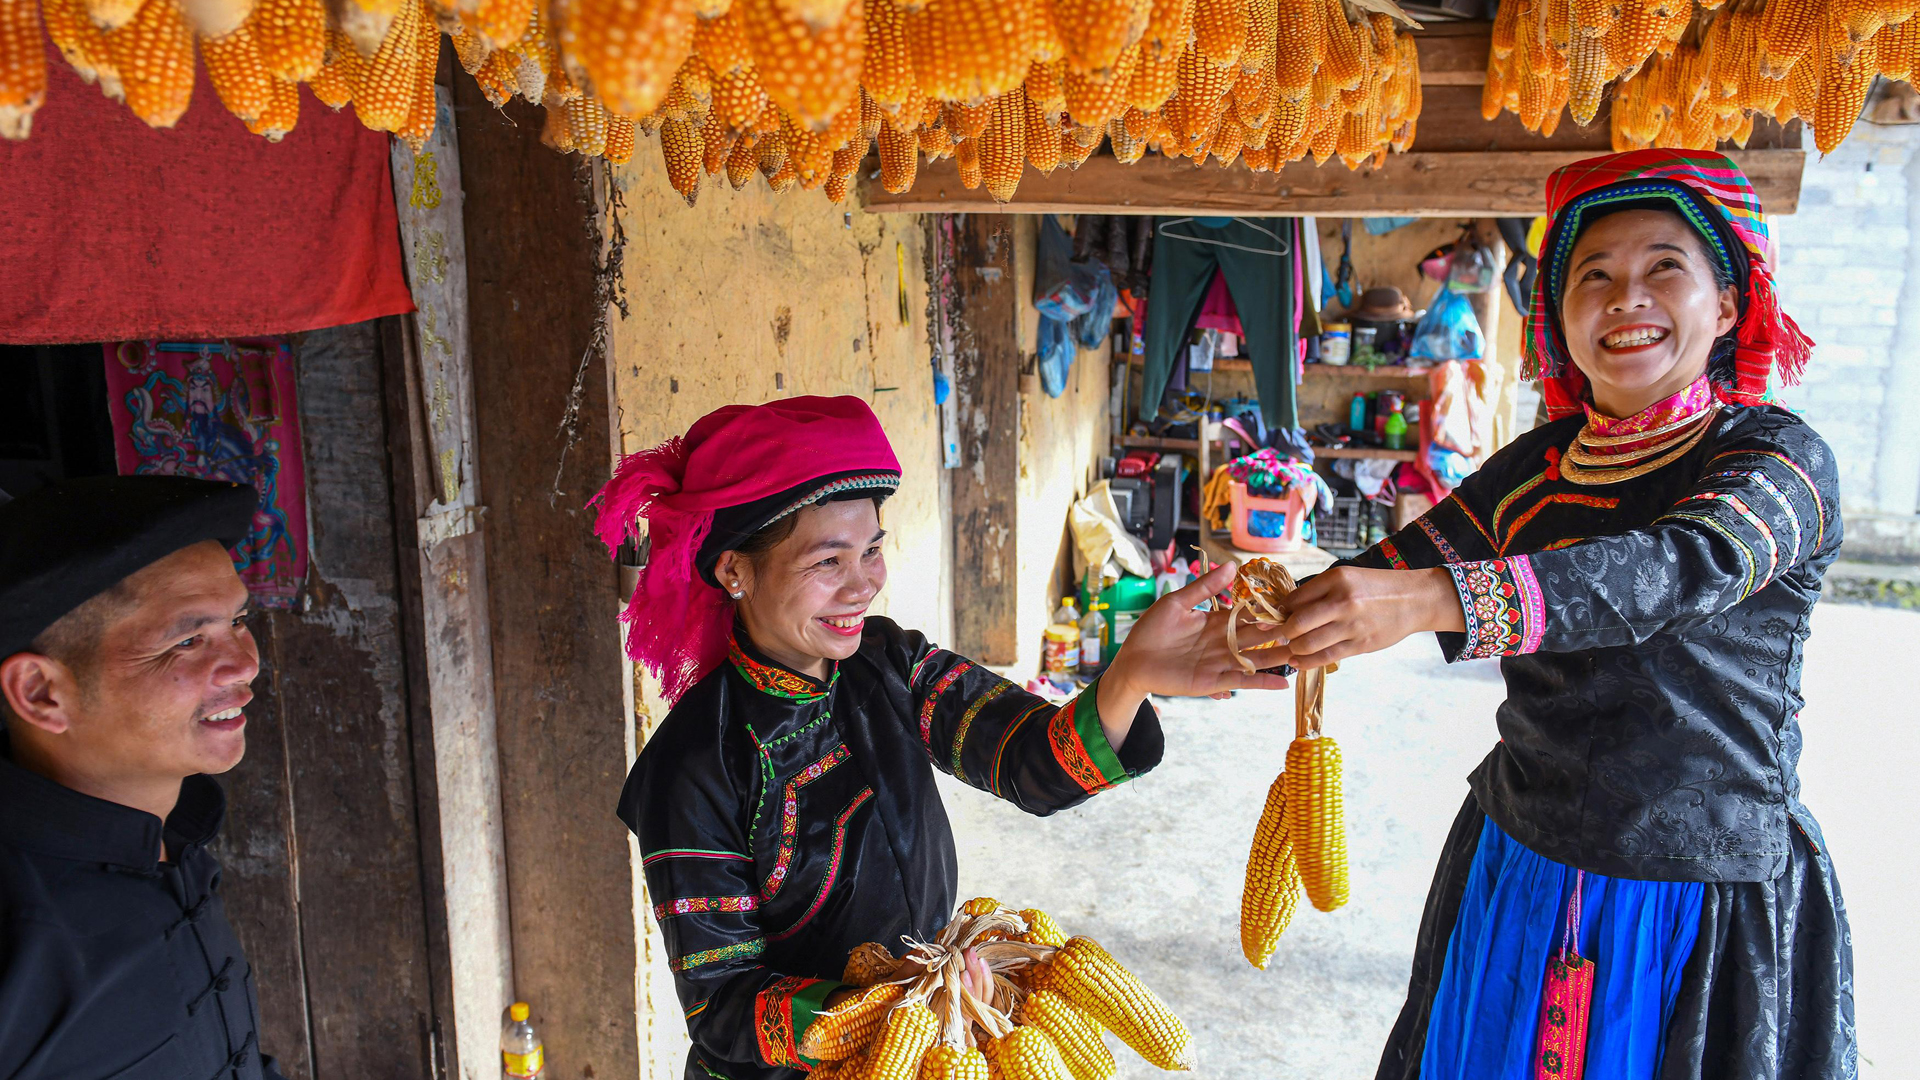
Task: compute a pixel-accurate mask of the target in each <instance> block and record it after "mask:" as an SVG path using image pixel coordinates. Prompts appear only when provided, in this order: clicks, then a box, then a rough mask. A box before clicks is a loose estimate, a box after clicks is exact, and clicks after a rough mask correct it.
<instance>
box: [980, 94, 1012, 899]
mask: <svg viewBox="0 0 1920 1080" xmlns="http://www.w3.org/2000/svg"><path fill="white" fill-rule="evenodd" d="M1026 100H1027V98H1026V94H1025V93H1024V92H1022V91H1021V90H1020V89H1019V88H1018V87H1015V88H1014V90H1013V91H1012V92H1011V93H1007V94H1001V95H1000V96H999V97H997V98H994V99H993V101H992V102H991V103H989V108H988V119H987V127H986V130H985V131H982V132H981V133H980V138H979V140H978V142H979V144H980V175H981V179H982V180H983V181H984V182H985V184H986V187H987V194H989V195H992V196H993V201H994V202H1006V201H1008V200H1010V199H1012V198H1013V193H1014V190H1015V189H1016V188H1018V187H1019V186H1020V173H1021V171H1022V170H1023V169H1025V168H1026V167H1027V118H1026ZM968 141H969V142H971V141H974V140H968ZM975 904H991V905H993V906H992V907H991V908H989V909H988V910H987V911H986V912H980V913H979V914H990V913H991V912H992V911H997V910H998V909H999V907H1000V905H999V902H998V901H996V900H989V899H981V900H975V901H973V902H972V903H969V904H968V905H967V906H968V908H969V909H971V908H972V907H973V906H974V905H975ZM972 913H973V912H972V911H971V910H970V911H969V914H972Z"/></svg>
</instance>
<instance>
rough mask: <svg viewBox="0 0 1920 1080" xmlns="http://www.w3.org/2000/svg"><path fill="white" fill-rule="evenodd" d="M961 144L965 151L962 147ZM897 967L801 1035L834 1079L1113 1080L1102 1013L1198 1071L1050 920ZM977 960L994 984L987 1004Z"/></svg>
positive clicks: (1096, 954)
mask: <svg viewBox="0 0 1920 1080" xmlns="http://www.w3.org/2000/svg"><path fill="white" fill-rule="evenodd" d="M961 145H963V146H964V145H965V143H962V144H961ZM908 946H909V951H908V953H907V955H906V956H905V957H903V958H900V959H898V960H896V959H894V958H893V956H892V955H891V954H890V953H888V952H887V950H886V949H885V948H883V947H882V946H880V945H878V944H876V943H868V944H866V945H862V946H860V947H859V948H858V949H855V950H854V953H853V955H852V956H850V957H849V958H848V963H847V974H848V976H849V978H850V981H857V980H855V979H854V978H853V977H855V976H858V979H861V980H864V979H872V980H876V981H874V982H872V983H871V984H869V985H868V986H866V987H865V988H864V989H860V990H857V991H854V992H852V993H851V994H850V995H849V996H847V997H846V998H845V999H844V1000H838V1001H837V1002H836V1004H835V1005H834V1007H833V1008H831V1009H829V1010H827V1011H826V1012H823V1013H822V1014H821V1015H820V1017H819V1018H818V1019H816V1021H815V1022H814V1024H813V1025H812V1026H811V1027H810V1028H809V1029H808V1031H807V1034H806V1036H805V1037H804V1038H803V1039H802V1052H803V1053H805V1054H807V1055H808V1056H809V1057H814V1058H817V1059H818V1060H820V1061H821V1062H822V1065H821V1066H820V1067H818V1068H816V1069H815V1072H816V1073H819V1072H821V1071H822V1070H827V1075H828V1076H830V1077H860V1078H862V1080H866V1078H878V1077H901V1078H906V1080H1112V1077H1113V1076H1114V1073H1115V1071H1116V1066H1115V1063H1114V1060H1113V1055H1112V1054H1111V1053H1110V1052H1109V1051H1108V1050H1107V1047H1106V1044H1105V1042H1104V1040H1103V1039H1102V1036H1101V1025H1100V1023H1098V1022H1096V1020H1095V1019H1094V1017H1093V1016H1092V1015H1089V1011H1088V1010H1097V1011H1098V1013H1099V1014H1100V1015H1102V1016H1105V1017H1106V1018H1107V1019H1108V1020H1109V1022H1110V1023H1111V1024H1113V1025H1116V1030H1117V1031H1119V1032H1120V1034H1121V1035H1122V1037H1123V1038H1126V1039H1128V1041H1129V1044H1130V1045H1133V1046H1134V1047H1135V1048H1136V1049H1140V1050H1141V1051H1142V1053H1143V1055H1144V1056H1146V1057H1147V1058H1148V1060H1149V1061H1152V1062H1153V1063H1155V1064H1157V1065H1159V1066H1161V1067H1162V1068H1187V1067H1189V1064H1190V1060H1191V1039H1190V1038H1189V1037H1188V1035H1187V1033H1186V1028H1185V1027H1184V1025H1182V1024H1181V1023H1180V1021H1179V1020H1178V1019H1177V1018H1175V1017H1174V1016H1173V1015H1172V1014H1171V1013H1169V1012H1167V1010H1166V1007H1165V1006H1164V1005H1162V1004H1160V1002H1159V999H1157V998H1155V997H1154V996H1153V995H1152V993H1151V992H1149V991H1147V990H1146V989H1145V988H1144V987H1142V986H1140V984H1139V982H1138V980H1136V979H1134V978H1133V976H1132V975H1130V974H1128V973H1127V972H1126V971H1125V969H1123V968H1121V967H1120V966H1119V965H1118V964H1117V963H1116V962H1114V960H1113V958H1112V957H1111V956H1108V955H1107V954H1106V952H1105V950H1103V949H1101V948H1100V946H1098V945H1097V944H1094V943H1093V942H1092V941H1090V940H1088V939H1086V938H1068V937H1066V936H1065V934H1064V933H1063V932H1062V931H1061V930H1060V928H1059V927H1058V925H1057V924H1055V923H1054V921H1053V920H1052V919H1051V918H1048V917H1047V916H1046V914H1045V913H1044V912H1040V911H1036V910H1031V909H1029V910H1027V911H1024V912H1015V911H1013V910H1011V909H1008V908H1006V907H1003V906H1001V905H1000V904H999V902H998V901H995V900H993V899H991V898H987V897H981V898H978V899H975V900H972V901H969V902H968V904H967V905H965V907H963V909H962V910H961V913H960V914H959V915H958V916H956V917H955V919H954V920H953V921H952V922H951V923H949V924H948V925H947V928H946V929H945V930H943V931H941V933H940V934H939V936H938V937H937V938H936V939H935V940H933V941H930V942H915V941H909V942H908ZM969 956H971V957H972V958H973V959H974V960H977V962H978V963H980V964H983V965H985V967H986V969H987V971H988V972H989V974H990V975H991V977H992V989H991V991H990V992H989V993H988V994H987V996H986V997H984V998H983V997H979V996H977V991H979V989H980V988H979V987H977V986H976V985H974V984H973V983H971V982H970V981H969V980H968V978H967V974H966V973H967V971H968V967H969Z"/></svg>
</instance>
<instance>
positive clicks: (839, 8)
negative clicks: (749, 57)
mask: <svg viewBox="0 0 1920 1080" xmlns="http://www.w3.org/2000/svg"><path fill="white" fill-rule="evenodd" d="M778 2H779V4H780V7H781V9H782V10H783V11H784V12H785V13H786V14H787V15H788V16H790V17H792V18H794V19H798V20H799V21H800V23H801V24H802V25H803V26H805V27H806V28H807V29H808V30H811V31H813V32H814V33H816V34H817V33H819V32H820V31H822V30H831V29H833V28H834V27H835V26H838V25H839V24H840V20H841V19H842V18H843V17H844V16H845V15H846V13H847V5H848V0H778ZM834 201H835V202H838V201H840V200H838V199H835V200H834Z"/></svg>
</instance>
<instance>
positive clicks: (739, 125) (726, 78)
mask: <svg viewBox="0 0 1920 1080" xmlns="http://www.w3.org/2000/svg"><path fill="white" fill-rule="evenodd" d="M767 100H768V99H767V92H766V90H765V89H764V88H762V87H761V85H760V76H759V75H758V74H757V73H756V72H755V71H754V69H753V68H752V67H747V68H743V69H741V70H739V71H735V72H731V73H729V74H726V75H722V76H720V79H719V81H717V82H715V83H714V84H713V102H712V105H711V106H710V108H709V110H708V116H709V118H711V119H716V120H718V121H720V123H722V124H724V125H726V126H727V128H729V129H730V130H733V131H745V130H746V129H747V128H748V127H749V126H751V125H752V124H753V122H754V120H755V119H757V118H758V117H759V116H760V114H761V113H762V112H763V111H765V109H766V107H767Z"/></svg>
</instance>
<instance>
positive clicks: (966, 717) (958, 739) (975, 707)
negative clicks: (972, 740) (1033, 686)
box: [953, 680, 1013, 783]
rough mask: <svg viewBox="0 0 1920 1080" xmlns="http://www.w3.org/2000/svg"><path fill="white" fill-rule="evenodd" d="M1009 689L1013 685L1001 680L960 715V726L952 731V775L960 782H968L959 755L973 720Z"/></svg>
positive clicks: (964, 747)
mask: <svg viewBox="0 0 1920 1080" xmlns="http://www.w3.org/2000/svg"><path fill="white" fill-rule="evenodd" d="M1011 689H1013V684H1012V683H1010V682H1006V681H1004V680H1002V681H1001V682H998V683H995V684H994V685H993V686H991V687H988V688H987V692H986V693H984V694H981V695H980V696H979V697H977V698H974V699H973V703H972V704H971V705H968V706H967V711H966V712H964V713H962V714H961V715H960V726H959V727H956V728H954V729H953V775H954V777H955V778H956V779H958V780H959V781H960V782H962V783H969V782H970V781H968V780H967V770H966V769H964V768H962V767H961V766H960V754H961V752H962V751H964V750H965V749H966V747H967V732H968V731H969V730H970V729H971V728H972V727H973V721H974V719H975V718H976V717H978V716H979V715H980V710H982V709H984V708H986V707H987V706H988V705H990V704H992V703H993V700H994V699H995V698H997V697H999V696H1000V695H1001V694H1004V693H1006V692H1007V691H1008V690H1011Z"/></svg>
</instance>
